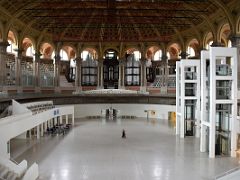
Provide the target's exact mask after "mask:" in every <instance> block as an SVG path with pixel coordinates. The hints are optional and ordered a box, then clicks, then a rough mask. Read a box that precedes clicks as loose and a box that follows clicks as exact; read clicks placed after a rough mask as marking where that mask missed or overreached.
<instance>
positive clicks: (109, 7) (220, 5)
mask: <svg viewBox="0 0 240 180" xmlns="http://www.w3.org/2000/svg"><path fill="white" fill-rule="evenodd" d="M210 46H225V47H233V46H234V47H239V46H240V3H239V0H211V1H196V0H190V1H177V0H176V1H175V0H173V1H169V2H167V1H155V0H152V1H146V0H139V1H135V0H128V1H126V0H121V1H120V0H106V1H90V0H82V1H63V0H57V1H51V2H50V1H47V0H41V1H40V0H37V1H34V2H32V1H23V0H20V1H17V2H15V1H9V0H2V1H1V2H0V91H3V92H8V93H14V92H62V93H72V92H75V91H76V92H80V91H82V90H93V89H101V88H104V89H112V88H115V89H131V90H141V91H149V92H150V93H175V64H176V61H178V60H180V59H194V58H199V56H200V51H201V50H202V49H209V47H210Z"/></svg>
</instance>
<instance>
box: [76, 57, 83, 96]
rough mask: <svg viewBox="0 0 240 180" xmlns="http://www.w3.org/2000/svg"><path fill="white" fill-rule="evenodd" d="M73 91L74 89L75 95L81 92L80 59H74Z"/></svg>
mask: <svg viewBox="0 0 240 180" xmlns="http://www.w3.org/2000/svg"><path fill="white" fill-rule="evenodd" d="M75 89H76V93H80V92H81V91H82V59H81V57H77V58H76V71H75Z"/></svg>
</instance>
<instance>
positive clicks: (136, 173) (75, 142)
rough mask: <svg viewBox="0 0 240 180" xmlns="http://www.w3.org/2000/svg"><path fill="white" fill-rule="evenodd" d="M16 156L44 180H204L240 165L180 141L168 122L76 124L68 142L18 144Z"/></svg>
mask: <svg viewBox="0 0 240 180" xmlns="http://www.w3.org/2000/svg"><path fill="white" fill-rule="evenodd" d="M123 128H124V129H125V130H126V135H127V138H126V139H122V138H121V132H122V129H123ZM24 148H25V149H24ZM11 151H12V156H13V157H14V158H15V159H16V160H18V161H20V160H22V159H26V160H28V161H29V163H30V164H31V163H32V162H34V161H36V162H37V163H38V164H39V170H40V178H39V179H40V180H85V179H86V180H205V179H214V177H215V176H216V175H219V174H221V173H222V172H224V171H227V170H229V169H232V168H233V167H236V166H238V165H239V164H238V159H234V158H229V157H221V158H215V159H209V158H208V155H207V154H206V153H200V152H199V139H196V138H193V137H188V138H185V139H184V140H183V139H179V137H176V136H175V135H174V129H173V128H171V127H169V125H168V122H167V121H160V122H157V123H147V122H145V120H144V121H143V120H136V119H134V120H123V122H122V124H121V125H118V124H116V123H107V124H105V125H103V124H102V123H101V121H100V120H96V121H81V122H77V126H76V127H75V128H74V129H73V130H72V131H71V132H69V134H67V135H65V136H54V137H51V136H49V137H45V138H42V139H41V140H39V141H25V140H16V139H15V140H13V141H12V143H11Z"/></svg>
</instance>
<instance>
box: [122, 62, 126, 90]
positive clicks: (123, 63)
mask: <svg viewBox="0 0 240 180" xmlns="http://www.w3.org/2000/svg"><path fill="white" fill-rule="evenodd" d="M126 63H127V62H126V60H125V59H124V61H123V62H122V77H121V78H122V89H125V74H126V72H125V71H126V70H125V67H126Z"/></svg>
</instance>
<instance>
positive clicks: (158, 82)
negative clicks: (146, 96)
mask: <svg viewBox="0 0 240 180" xmlns="http://www.w3.org/2000/svg"><path fill="white" fill-rule="evenodd" d="M161 86H162V81H161V78H160V77H156V78H155V80H154V82H153V83H152V84H151V87H154V88H159V87H161Z"/></svg>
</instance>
